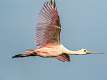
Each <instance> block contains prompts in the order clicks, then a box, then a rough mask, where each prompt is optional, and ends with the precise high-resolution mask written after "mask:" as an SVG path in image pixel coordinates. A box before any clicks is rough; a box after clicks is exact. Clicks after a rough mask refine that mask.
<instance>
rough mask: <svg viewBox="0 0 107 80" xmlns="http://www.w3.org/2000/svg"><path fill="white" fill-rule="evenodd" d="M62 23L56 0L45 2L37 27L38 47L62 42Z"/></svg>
mask: <svg viewBox="0 0 107 80" xmlns="http://www.w3.org/2000/svg"><path fill="white" fill-rule="evenodd" d="M60 31H61V25H60V20H59V15H58V11H57V8H56V4H55V1H52V0H51V1H49V2H45V3H44V5H43V8H42V9H41V11H40V14H39V20H38V23H37V27H36V44H37V48H41V47H44V46H46V45H47V44H49V43H51V44H56V43H57V44H59V43H60Z"/></svg>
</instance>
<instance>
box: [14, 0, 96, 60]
mask: <svg viewBox="0 0 107 80" xmlns="http://www.w3.org/2000/svg"><path fill="white" fill-rule="evenodd" d="M60 32H61V23H60V17H59V14H58V10H57V7H56V3H55V0H49V1H46V2H44V4H43V7H42V9H41V11H40V14H39V19H38V23H37V26H36V46H37V47H36V49H29V50H26V51H25V52H23V53H22V54H17V55H14V56H13V57H12V58H22V57H29V56H39V57H43V58H49V57H50V58H55V59H57V60H60V61H62V62H69V61H70V56H69V55H87V54H97V53H96V52H93V51H89V50H87V49H80V50H77V51H73V50H69V49H67V48H66V47H64V45H63V44H61V42H60Z"/></svg>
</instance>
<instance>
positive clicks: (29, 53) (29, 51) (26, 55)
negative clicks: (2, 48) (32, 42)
mask: <svg viewBox="0 0 107 80" xmlns="http://www.w3.org/2000/svg"><path fill="white" fill-rule="evenodd" d="M36 54H37V53H36V52H34V51H33V50H28V51H25V53H24V54H16V55H14V56H12V58H23V57H29V56H36Z"/></svg>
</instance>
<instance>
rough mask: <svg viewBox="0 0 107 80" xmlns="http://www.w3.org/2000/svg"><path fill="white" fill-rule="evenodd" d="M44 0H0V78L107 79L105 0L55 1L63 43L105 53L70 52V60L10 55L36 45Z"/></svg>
mask: <svg viewBox="0 0 107 80" xmlns="http://www.w3.org/2000/svg"><path fill="white" fill-rule="evenodd" d="M44 1H46V0H0V80H107V69H106V68H107V49H106V48H107V9H106V8H107V0H56V3H57V7H58V12H59V15H60V18H61V24H62V27H63V29H62V32H63V33H62V34H61V36H62V37H61V38H62V43H63V44H64V45H65V46H66V47H67V48H69V49H71V50H78V49H81V48H86V49H89V50H94V51H97V52H103V53H105V54H104V55H84V56H79V55H73V56H71V62H68V63H63V62H60V61H58V60H56V59H46V58H45V59H44V58H40V57H29V58H23V59H12V58H11V57H12V56H13V55H15V54H18V53H19V52H23V51H24V50H26V49H29V48H30V49H32V48H35V47H36V45H35V40H34V37H35V27H36V26H35V25H36V23H37V17H38V13H39V11H40V9H41V8H42V5H43V3H44Z"/></svg>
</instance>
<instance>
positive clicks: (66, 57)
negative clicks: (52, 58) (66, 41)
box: [56, 54, 70, 62]
mask: <svg viewBox="0 0 107 80" xmlns="http://www.w3.org/2000/svg"><path fill="white" fill-rule="evenodd" d="M56 59H58V60H60V61H62V62H69V61H70V56H69V55H68V54H62V55H59V56H57V57H56Z"/></svg>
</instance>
